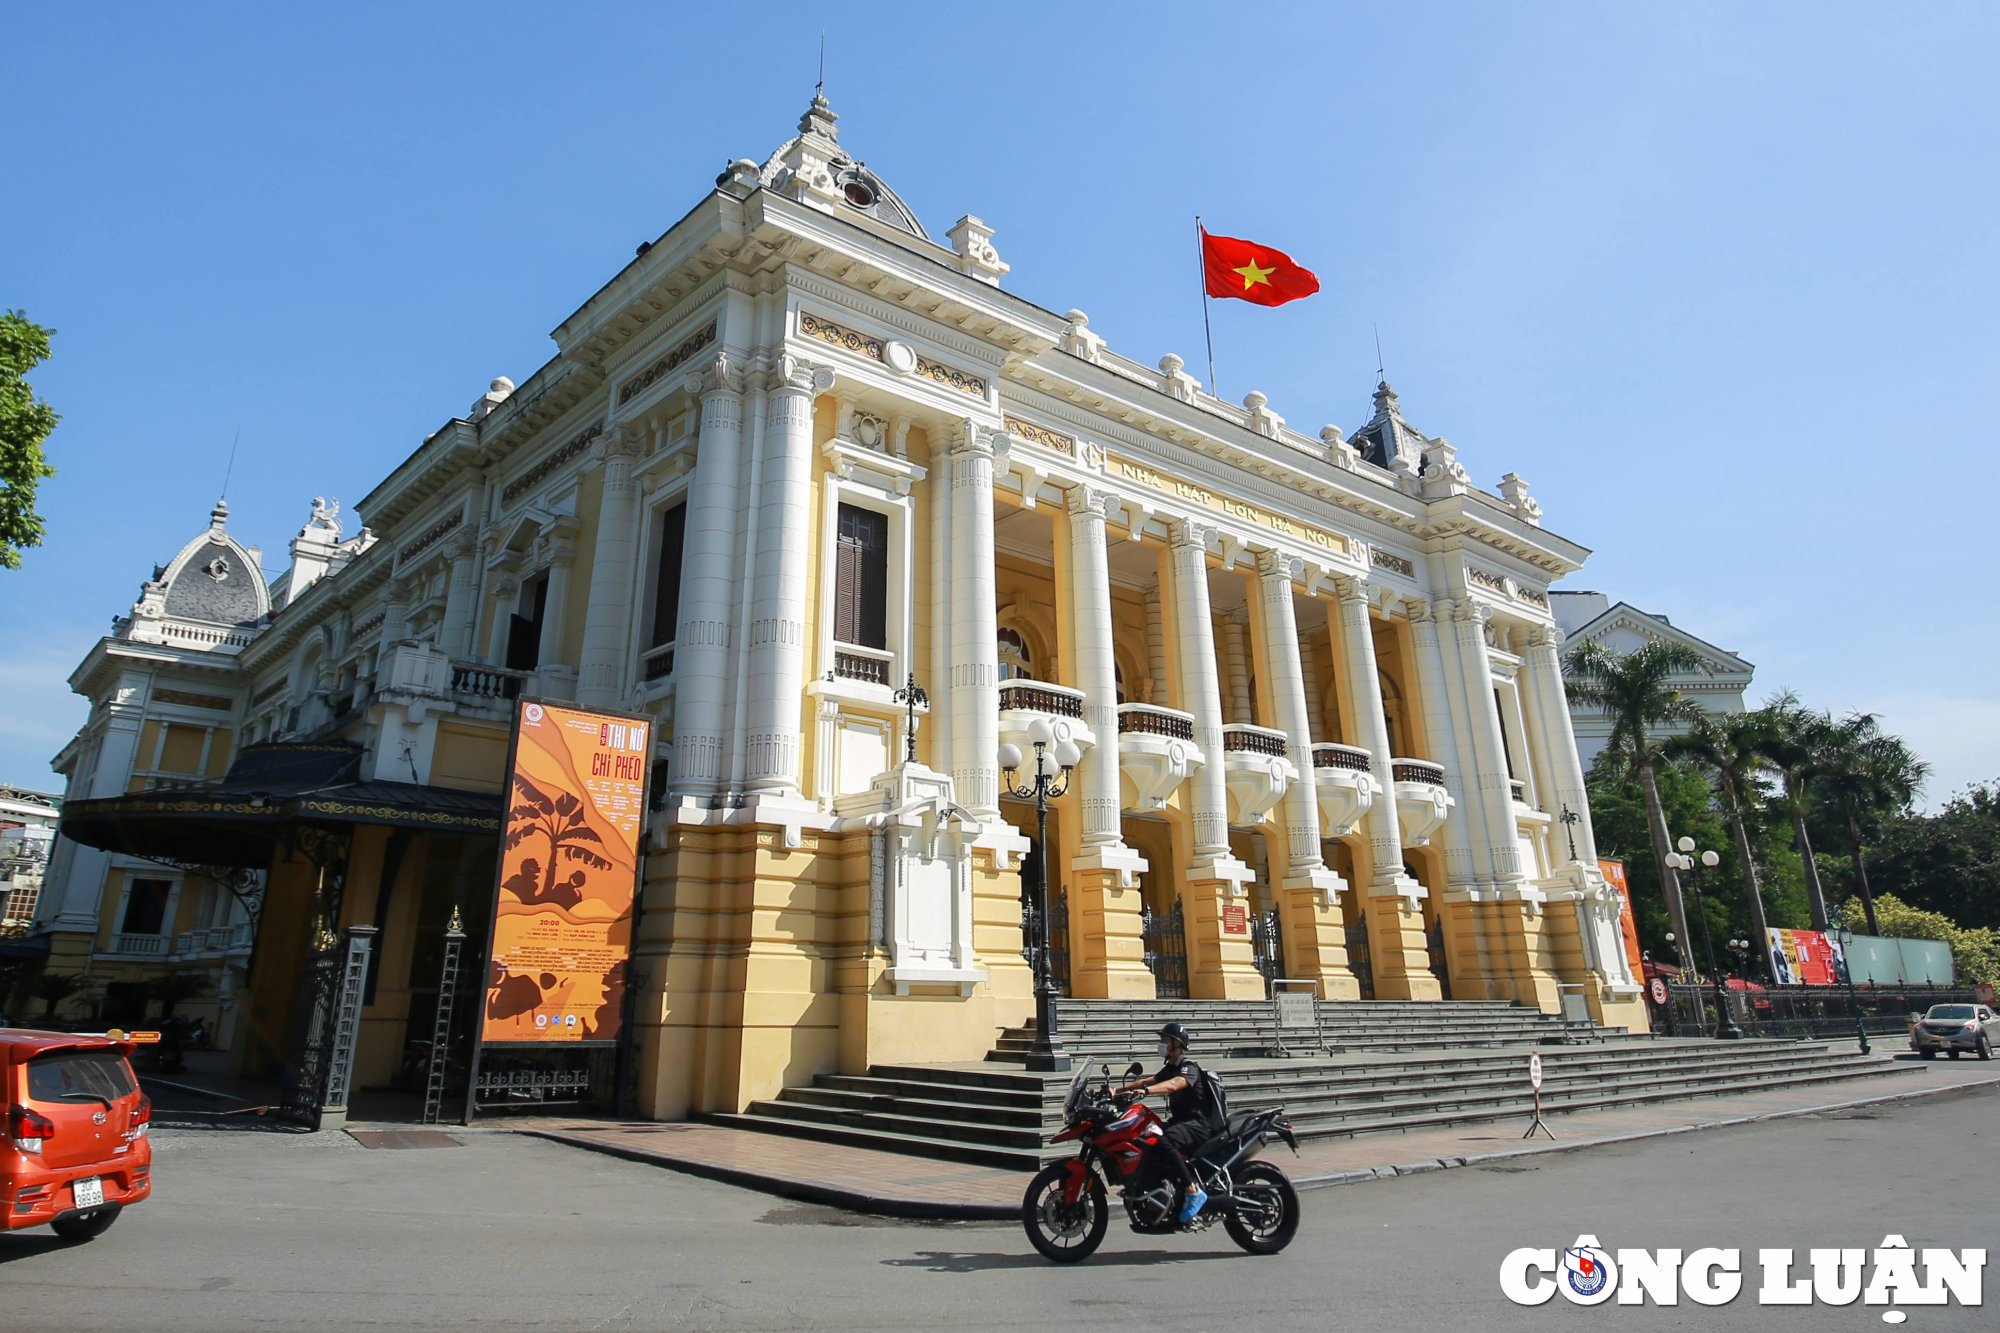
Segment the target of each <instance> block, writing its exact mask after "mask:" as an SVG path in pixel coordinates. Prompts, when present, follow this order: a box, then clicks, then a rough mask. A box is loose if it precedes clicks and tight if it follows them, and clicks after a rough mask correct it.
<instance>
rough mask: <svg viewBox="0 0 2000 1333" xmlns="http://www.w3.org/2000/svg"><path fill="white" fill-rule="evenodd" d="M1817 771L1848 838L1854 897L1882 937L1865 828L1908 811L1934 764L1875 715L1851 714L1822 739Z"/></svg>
mask: <svg viewBox="0 0 2000 1333" xmlns="http://www.w3.org/2000/svg"><path fill="white" fill-rule="evenodd" d="M1813 768H1814V772H1813V783H1814V786H1815V788H1816V789H1817V790H1818V792H1819V794H1820V796H1821V798H1822V799H1823V800H1824V801H1825V803H1826V805H1827V808H1828V811H1829V813H1830V814H1831V815H1833V816H1834V817H1835V818H1836V819H1838V820H1839V822H1840V824H1841V827H1842V831H1843V832H1844V833H1845V834H1846V835H1847V850H1848V857H1849V860H1850V862H1851V864H1852V867H1853V876H1854V893H1855V896H1856V897H1858V898H1859V899H1860V900H1861V910H1862V914H1863V916H1865V917H1866V919H1867V923H1868V933H1869V934H1870V935H1879V934H1881V933H1882V932H1881V931H1879V930H1877V929H1876V920H1875V895H1874V894H1873V893H1871V892H1870V891H1869V887H1868V861H1867V857H1866V856H1865V855H1864V854H1863V852H1862V848H1861V825H1862V823H1863V821H1868V822H1870V823H1873V822H1875V821H1876V820H1877V819H1878V818H1879V817H1880V816H1882V815H1885V814H1901V813H1903V812H1905V811H1907V810H1908V809H1909V808H1910V803H1911V802H1912V801H1914V800H1916V798H1917V793H1918V792H1919V791H1922V790H1923V785H1924V779H1925V778H1926V777H1927V776H1929V774H1930V765H1929V764H1927V763H1925V762H1924V761H1923V760H1921V759H1919V758H1917V757H1916V755H1914V754H1912V753H1911V752H1910V747H1909V746H1907V745H1905V744H1903V741H1902V738H1901V737H1898V736H1891V735H1888V734H1887V733H1885V732H1884V731H1883V730H1882V725H1881V722H1880V720H1879V719H1878V718H1877V717H1876V716H1875V715H1874V714H1873V713H1850V714H1848V715H1847V716H1846V717H1844V718H1842V719H1841V720H1840V721H1838V722H1836V723H1834V724H1833V726H1832V727H1831V728H1828V729H1827V730H1826V731H1825V732H1824V733H1823V734H1822V736H1821V747H1820V753H1819V756H1818V759H1817V762H1816V763H1815V764H1814V765H1813Z"/></svg>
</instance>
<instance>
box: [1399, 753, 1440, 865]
mask: <svg viewBox="0 0 2000 1333" xmlns="http://www.w3.org/2000/svg"><path fill="white" fill-rule="evenodd" d="M1389 769H1390V772H1391V774H1392V775H1393V776H1394V777H1395V780H1396V822H1397V823H1398V824H1399V825H1400V826H1401V827H1402V830H1403V845H1404V846H1405V847H1423V846H1426V845H1428V844H1429V843H1430V840H1431V835H1432V834H1433V833H1436V832H1437V831H1438V830H1439V829H1440V828H1443V827H1444V821H1445V817H1446V816H1448V815H1449V814H1451V808H1452V806H1453V805H1454V804H1456V802H1454V801H1453V800H1452V798H1451V792H1450V791H1448V790H1447V789H1446V788H1445V785H1444V768H1443V766H1442V765H1439V764H1433V763H1431V762H1430V761H1429V760H1427V759H1391V760H1390V761H1389Z"/></svg>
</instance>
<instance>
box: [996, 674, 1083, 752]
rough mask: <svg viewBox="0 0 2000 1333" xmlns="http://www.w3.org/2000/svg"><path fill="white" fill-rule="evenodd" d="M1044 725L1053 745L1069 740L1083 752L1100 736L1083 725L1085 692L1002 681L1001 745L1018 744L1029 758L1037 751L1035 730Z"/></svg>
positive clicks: (1041, 683)
mask: <svg viewBox="0 0 2000 1333" xmlns="http://www.w3.org/2000/svg"><path fill="white" fill-rule="evenodd" d="M1037 722H1040V723H1041V724H1042V726H1043V727H1045V728H1047V732H1048V736H1049V738H1050V742H1049V743H1050V744H1051V745H1061V744H1062V743H1063V742H1065V741H1067V742H1069V743H1070V744H1071V745H1074V746H1075V747H1076V748H1077V749H1079V750H1088V749H1090V748H1091V747H1092V746H1093V745H1096V744H1097V734H1096V733H1095V732H1093V731H1092V730H1091V729H1090V728H1089V727H1087V726H1085V725H1084V723H1083V691H1082V690H1073V689H1071V688H1070V687H1069V686H1067V685H1052V684H1050V683H1049V682H1047V681H1042V680H1025V679H1017V680H1003V681H1001V682H1000V743H1001V744H1002V745H1016V746H1019V747H1020V749H1021V753H1022V754H1025V755H1033V754H1034V752H1035V744H1034V741H1035V736H1038V735H1040V734H1042V733H1041V732H1040V731H1034V734H1033V735H1031V734H1030V732H1031V730H1033V729H1034V726H1035V723H1037Z"/></svg>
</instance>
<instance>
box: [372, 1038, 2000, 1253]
mask: <svg viewBox="0 0 2000 1333" xmlns="http://www.w3.org/2000/svg"><path fill="white" fill-rule="evenodd" d="M1895 1066H1896V1068H1897V1071H1898V1072H1895V1073H1888V1072H1886V1071H1885V1073H1884V1074H1882V1075H1880V1076H1876V1077H1869V1078H1861V1079H1854V1080H1849V1081H1845V1082H1841V1083H1835V1084H1828V1085H1822V1086H1819V1087H1805V1088H1780V1089H1776V1090H1773V1091H1771V1092H1765V1093H1746V1094H1738V1095H1732V1096H1727V1097H1701V1098H1693V1099H1690V1100H1686V1101H1678V1102H1669V1103H1664V1104H1661V1105H1658V1106H1639V1107H1630V1108H1624V1109H1619V1110H1612V1111H1595V1112H1585V1113H1582V1114H1577V1115H1552V1116H1550V1117H1549V1118H1548V1121H1547V1123H1548V1125H1549V1128H1550V1129H1551V1130H1552V1131H1553V1132H1554V1133H1555V1136H1556V1138H1555V1141H1554V1142H1550V1141H1549V1140H1548V1139H1546V1138H1542V1137H1540V1136H1537V1138H1536V1139H1535V1140H1533V1141H1525V1140H1523V1139H1522V1137H1521V1132H1522V1130H1523V1129H1525V1128H1526V1126H1525V1125H1524V1124H1523V1123H1521V1122H1520V1121H1518V1120H1515V1121H1500V1122H1494V1123H1488V1124H1474V1125H1454V1126H1450V1127H1447V1128H1444V1129H1432V1130H1419V1131H1416V1132H1413V1133H1408V1134H1370V1135H1364V1136H1362V1137H1360V1138H1333V1139H1314V1140H1308V1141H1307V1142H1306V1143H1305V1145H1304V1146H1303V1147H1302V1148H1301V1149H1300V1152H1299V1155H1298V1157H1296V1158H1290V1157H1289V1155H1288V1154H1286V1153H1285V1152H1284V1149H1283V1148H1282V1146H1279V1147H1278V1148H1277V1156H1276V1158H1275V1160H1277V1161H1279V1162H1280V1163H1281V1164H1282V1165H1283V1166H1284V1168H1285V1170H1286V1172H1287V1173H1288V1174H1289V1175H1290V1176H1291V1177H1292V1179H1293V1181H1294V1182H1296V1183H1297V1184H1298V1185H1299V1186H1300V1187H1301V1188H1306V1189H1310V1188H1314V1187H1318V1186H1325V1185H1345V1184H1354V1183H1358V1182H1360V1181H1364V1180H1377V1179H1382V1178H1386V1177H1392V1176H1401V1175H1412V1174H1416V1173H1419V1172H1425V1171H1437V1170H1441V1169H1446V1168H1450V1167H1459V1166H1478V1165H1484V1164H1486V1163H1490V1162H1492V1161H1494V1160H1496V1159H1500V1158H1506V1157H1515V1156H1524V1155H1529V1154H1535V1153H1547V1152H1569V1151H1574V1150H1576V1149H1579V1148H1589V1147H1594V1146H1598V1145H1602V1144H1609V1143H1622V1142H1627V1141H1630V1140H1632V1139H1642V1138H1651V1137H1654V1136H1657V1135H1661V1134H1679V1133H1686V1132H1689V1131H1693V1130H1699V1129H1713V1128H1717V1127H1719V1126H1722V1125H1732V1124H1741V1123H1744V1122H1746V1121H1754V1120H1762V1119H1770V1118H1776V1117H1783V1116H1797V1115H1807V1114H1811V1113H1812V1112H1814V1111H1824V1110H1834V1109H1842V1108H1849V1107H1855V1106H1862V1105H1867V1104H1868V1103H1870V1102H1880V1101H1893V1100H1898V1099H1902V1098H1909V1097H1923V1096H1929V1095H1935V1094H1939V1093H1947V1092H1953V1091H1958V1090H1961V1089H1964V1088H1968V1087H1974V1086H1979V1085H1983V1084H2000V1062H1994V1063H1987V1062H1982V1061H1950V1062H1945V1061H1939V1062H1935V1063H1929V1064H1919V1063H1918V1062H1917V1061H1916V1060H1914V1059H1907V1058H1899V1059H1897V1060H1896V1061H1895ZM1912 1071H1914V1072H1912ZM357 1128H359V1126H357ZM480 1129H482V1130H488V1129H490V1130H498V1131H503V1132H513V1133H524V1134H533V1135H536V1136H538V1137H541V1138H546V1139H553V1140H555V1141H556V1142H558V1143H567V1144H571V1145H573V1146H575V1147H579V1148H587V1149H590V1150H592V1151H595V1152H604V1153H610V1154H612V1155H614V1156H618V1157H625V1158H629V1159H631V1160H634V1161H641V1162H650V1163H652V1164H654V1165H657V1166H663V1167H667V1168H669V1169H671V1170H675V1171H683V1172H686V1173H688V1174H690V1175H697V1176H703V1177H706V1178H708V1179H711V1180H721V1181H726V1182H728V1183H730V1184H735V1185H742V1186H745V1187H747V1188H750V1189H757V1190H763V1191H766V1192H767V1193H771V1194H777V1195H781V1196H783V1197H785V1198H792V1199H800V1200H804V1201H807V1202H811V1203H821V1204H828V1205H831V1206H834V1207H839V1208H848V1209H852V1210H855V1211H858V1212H867V1213H880V1214H884V1215H887V1216H891V1217H930V1218H955V1219H974V1218H989V1219H990V1218H1011V1217H1014V1216H1015V1215H1016V1214H1017V1213H1018V1210H1019V1208H1020V1200H1021V1191H1022V1189H1023V1187H1024V1186H1025V1185H1026V1183H1027V1182H1026V1177H1025V1175H1024V1173H1022V1172H1020V1171H1003V1170H998V1169H996V1168H993V1167H983V1166H971V1165H967V1164H964V1163H959V1162H943V1161H934V1160H931V1159H928V1158H922V1157H906V1156H903V1155H901V1154H899V1153H886V1152H877V1151H874V1150H872V1149H868V1148H850V1147H845V1146H842V1145H840V1144H832V1143H818V1142H814V1141H813V1140H811V1139H801V1138H792V1137H790V1136H788V1135H782V1134H765V1133H759V1132H757V1131H755V1130H745V1129H733V1128H725V1127H723V1126H720V1125H706V1124H701V1123H699V1122H694V1123H674V1124H656V1123H653V1122H650V1121H627V1122H616V1121H604V1120H566V1119H558V1118H548V1119H535V1120H509V1121H499V1120H494V1121H489V1122H488V1123H487V1124H486V1125H482V1126H481V1127H480ZM453 1132H454V1133H463V1132H465V1131H463V1130H454V1131H453ZM1268 1151H1269V1150H1267V1152H1268Z"/></svg>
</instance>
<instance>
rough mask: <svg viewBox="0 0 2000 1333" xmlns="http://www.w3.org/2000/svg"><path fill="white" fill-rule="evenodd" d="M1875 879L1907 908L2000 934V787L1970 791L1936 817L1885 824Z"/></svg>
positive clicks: (1914, 816) (1912, 816) (1914, 817)
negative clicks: (1925, 911)
mask: <svg viewBox="0 0 2000 1333" xmlns="http://www.w3.org/2000/svg"><path fill="white" fill-rule="evenodd" d="M1872 851H1873V856H1874V864H1875V878H1876V879H1877V880H1878V881H1879V882H1881V883H1882V884H1885V885H1888V886H1890V887H1891V888H1893V890H1894V891H1895V893H1896V894H1897V896H1898V897H1900V898H1902V900H1903V901H1904V902H1907V903H1910V904H1912V905H1914V906H1917V907H1921V908H1926V909H1928V910H1930V911H1933V912H1942V913H1944V914H1945V915H1946V916H1949V917H1951V918H1952V919H1953V920H1955V921H1963V922H1965V923H1966V925H1968V926H1987V927H1995V928H2000V781H1995V782H1992V783H1987V784H1984V785H1979V786H1973V787H1968V788H1967V789H1966V790H1964V791H1962V792H1959V793H1957V794H1956V795H1954V796H1953V797H1952V798H1951V799H1950V800H1948V801H1946V802H1945V803H1944V808H1943V809H1941V810H1939V811H1938V812H1937V813H1936V814H1932V815H1919V814H1904V815H1900V816H1897V817H1895V818H1892V819H1889V820H1886V821H1884V823H1883V825H1882V828H1881V831H1880V836H1879V838H1878V839H1877V841H1876V843H1875V846H1874V847H1873V849H1872Z"/></svg>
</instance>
